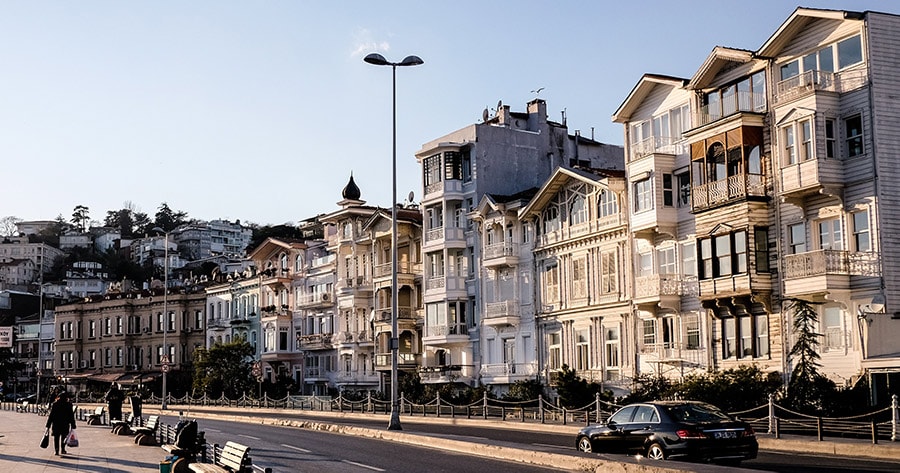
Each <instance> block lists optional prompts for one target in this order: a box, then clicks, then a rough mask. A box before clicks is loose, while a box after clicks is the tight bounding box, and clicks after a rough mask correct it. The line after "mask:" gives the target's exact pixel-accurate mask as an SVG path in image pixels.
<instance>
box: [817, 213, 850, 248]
mask: <svg viewBox="0 0 900 473" xmlns="http://www.w3.org/2000/svg"><path fill="white" fill-rule="evenodd" d="M843 240H844V239H843V236H842V234H841V220H840V219H837V218H832V219H828V220H821V221H820V222H819V249H822V250H843V249H844V241H843Z"/></svg>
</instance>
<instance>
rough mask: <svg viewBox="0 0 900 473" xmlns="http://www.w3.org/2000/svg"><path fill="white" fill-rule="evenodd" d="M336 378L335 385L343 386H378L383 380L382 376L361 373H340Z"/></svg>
mask: <svg viewBox="0 0 900 473" xmlns="http://www.w3.org/2000/svg"><path fill="white" fill-rule="evenodd" d="M334 378H335V379H334V381H335V383H337V384H341V385H354V386H355V385H361V384H366V385H376V384H378V382H379V381H380V380H381V379H380V378H381V375H379V374H378V373H365V372H359V371H338V372H337V374H336V375H335V377H334Z"/></svg>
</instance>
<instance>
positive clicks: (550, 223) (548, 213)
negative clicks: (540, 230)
mask: <svg viewBox="0 0 900 473" xmlns="http://www.w3.org/2000/svg"><path fill="white" fill-rule="evenodd" d="M543 217H544V218H543V222H544V234H549V233H553V232H555V231H557V230H559V208H558V207H556V206H555V205H550V206H549V207H547V208H546V209H544V215H543Z"/></svg>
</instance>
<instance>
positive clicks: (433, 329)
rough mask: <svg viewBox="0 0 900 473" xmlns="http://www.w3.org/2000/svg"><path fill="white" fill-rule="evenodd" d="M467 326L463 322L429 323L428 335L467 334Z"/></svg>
mask: <svg viewBox="0 0 900 473" xmlns="http://www.w3.org/2000/svg"><path fill="white" fill-rule="evenodd" d="M468 334H469V327H467V326H466V325H465V324H453V325H429V326H428V336H429V337H446V336H449V335H468Z"/></svg>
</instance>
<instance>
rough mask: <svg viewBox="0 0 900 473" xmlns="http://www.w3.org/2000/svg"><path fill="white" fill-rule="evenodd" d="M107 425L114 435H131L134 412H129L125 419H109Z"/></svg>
mask: <svg viewBox="0 0 900 473" xmlns="http://www.w3.org/2000/svg"><path fill="white" fill-rule="evenodd" d="M109 425H110V426H112V428H111V429H110V431H111V432H112V433H114V434H116V435H131V434H132V433H133V432H132V431H131V426H132V425H135V419H134V412H129V413H128V415H127V416H126V417H125V420H111V421H109Z"/></svg>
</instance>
